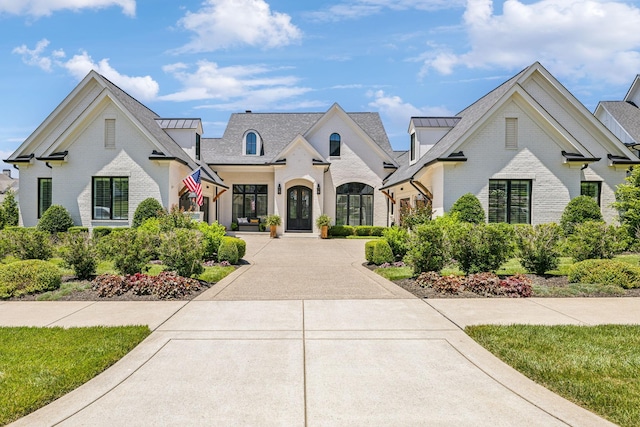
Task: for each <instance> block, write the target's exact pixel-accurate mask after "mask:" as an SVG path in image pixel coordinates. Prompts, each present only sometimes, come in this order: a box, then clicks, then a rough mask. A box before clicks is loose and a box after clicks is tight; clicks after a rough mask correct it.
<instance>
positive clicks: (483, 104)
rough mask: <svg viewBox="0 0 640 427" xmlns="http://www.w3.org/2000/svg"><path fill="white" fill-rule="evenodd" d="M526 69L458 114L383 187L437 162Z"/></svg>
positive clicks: (398, 181)
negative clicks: (443, 132)
mask: <svg viewBox="0 0 640 427" xmlns="http://www.w3.org/2000/svg"><path fill="white" fill-rule="evenodd" d="M525 71H526V69H525V70H522V71H521V72H519V73H518V74H516V75H515V76H513V77H512V78H510V79H509V80H507V81H506V82H504V83H503V84H501V85H500V86H498V87H497V88H495V89H494V90H492V91H491V92H489V93H488V94H486V95H485V96H483V97H482V98H480V99H479V100H477V101H476V102H474V103H473V104H471V105H470V106H468V107H467V108H465V109H464V110H462V111H460V112H459V113H458V114H456V115H455V116H456V118H459V119H460V120H459V121H457V123H456V124H455V126H454V127H453V128H452V129H451V130H450V131H449V132H448V133H447V134H446V135H445V136H444V137H442V139H440V141H438V142H437V143H436V144H435V145H434V146H433V148H431V150H429V151H428V152H427V153H426V154H425V155H424V156H423V157H421V158H420V159H419V160H418V161H417V162H416V163H414V164H413V165H409V164H408V163H404V164H403V165H402V166H401V167H400V168H399V169H398V170H397V171H396V172H395V173H394V174H393V175H392V176H391V177H390V179H389V180H388V181H387V182H386V183H385V184H384V186H383V187H382V188H388V187H391V186H393V185H396V184H400V183H402V182H406V181H409V180H410V179H413V177H414V176H415V175H416V173H418V172H419V171H420V170H421V169H422V168H424V167H426V166H428V165H430V164H431V163H433V162H436V161H437V160H438V159H439V158H440V157H441V156H443V155H444V154H445V153H446V152H447V151H448V150H449V149H450V148H452V147H453V145H454V144H455V143H456V142H457V141H458V139H459V138H460V137H462V135H464V134H465V133H466V132H467V131H468V130H469V129H471V127H473V126H474V125H476V123H478V121H479V120H480V118H481V117H482V116H484V115H485V114H486V113H487V112H488V111H489V110H490V109H491V108H492V107H493V106H494V105H495V104H496V103H497V102H498V100H500V99H501V98H502V97H503V96H504V95H505V94H506V93H507V92H508V91H509V90H510V89H511V88H512V87H513V86H514V85H515V84H516V83H517V81H518V79H519V78H520V76H522V75H523V74H524V72H525Z"/></svg>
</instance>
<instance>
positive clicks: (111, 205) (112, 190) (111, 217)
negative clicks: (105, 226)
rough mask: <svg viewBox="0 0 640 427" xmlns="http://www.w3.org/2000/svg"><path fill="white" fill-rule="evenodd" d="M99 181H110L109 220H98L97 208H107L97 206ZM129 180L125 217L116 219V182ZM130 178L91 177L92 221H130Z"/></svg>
mask: <svg viewBox="0 0 640 427" xmlns="http://www.w3.org/2000/svg"><path fill="white" fill-rule="evenodd" d="M97 179H108V180H109V218H96V208H97V207H106V206H102V205H100V206H97V205H96V180H97ZM121 179H122V180H124V179H126V180H127V199H126V200H127V209H126V212H125V215H124V217H122V216H119V217H118V218H114V212H115V209H114V206H115V203H116V197H115V194H114V193H115V186H114V183H115V180H121ZM129 208H130V206H129V177H128V176H92V177H91V220H92V221H128V220H129Z"/></svg>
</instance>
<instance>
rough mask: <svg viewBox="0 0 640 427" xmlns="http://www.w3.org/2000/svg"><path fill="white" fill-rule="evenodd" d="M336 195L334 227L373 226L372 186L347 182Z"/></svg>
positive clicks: (337, 190) (339, 188) (338, 189)
mask: <svg viewBox="0 0 640 427" xmlns="http://www.w3.org/2000/svg"><path fill="white" fill-rule="evenodd" d="M336 193H337V194H336V225H373V187H372V186H370V185H367V184H363V183H360V182H349V183H347V184H343V185H341V186H339V187H338V188H337V189H336Z"/></svg>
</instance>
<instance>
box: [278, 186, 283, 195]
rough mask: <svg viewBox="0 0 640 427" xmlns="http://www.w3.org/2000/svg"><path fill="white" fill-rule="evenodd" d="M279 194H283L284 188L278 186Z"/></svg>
mask: <svg viewBox="0 0 640 427" xmlns="http://www.w3.org/2000/svg"><path fill="white" fill-rule="evenodd" d="M278 194H282V186H281V185H280V184H278Z"/></svg>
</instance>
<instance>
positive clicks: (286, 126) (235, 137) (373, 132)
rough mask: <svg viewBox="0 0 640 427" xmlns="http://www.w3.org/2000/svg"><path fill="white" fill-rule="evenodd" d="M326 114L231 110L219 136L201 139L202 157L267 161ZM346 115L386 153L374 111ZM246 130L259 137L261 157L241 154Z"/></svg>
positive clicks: (388, 150) (215, 160)
mask: <svg viewBox="0 0 640 427" xmlns="http://www.w3.org/2000/svg"><path fill="white" fill-rule="evenodd" d="M325 114H326V113H234V114H232V115H231V117H230V118H229V123H228V124H227V128H226V129H225V131H224V134H223V135H222V138H203V139H202V148H201V150H202V159H203V161H205V162H207V163H208V164H240V165H241V164H246V165H250V164H252V165H256V164H260V165H264V164H270V163H272V162H273V161H274V160H276V159H275V156H277V155H278V154H279V153H280V152H281V151H282V150H283V149H284V148H285V147H286V146H287V145H288V144H289V143H290V142H291V141H293V139H294V138H295V137H296V136H298V135H304V134H305V133H306V132H308V131H309V130H310V129H311V128H312V127H313V125H314V124H316V122H317V121H318V120H320V119H321V118H322V117H323V116H324V115H325ZM347 115H348V116H349V117H350V118H351V119H352V120H353V121H354V122H355V123H356V124H357V125H358V126H359V127H360V128H361V129H362V130H363V131H364V132H365V133H366V134H367V135H368V136H369V137H370V138H371V139H372V140H373V141H374V142H375V143H376V144H377V145H378V146H380V147H381V148H382V149H383V150H384V151H385V152H386V153H388V154H389V155H390V156H392V153H393V151H392V149H391V144H390V143H389V139H388V138H387V133H386V131H385V129H384V126H383V125H382V121H381V120H380V116H379V115H378V113H347ZM249 130H253V131H255V132H256V133H257V134H258V135H259V136H260V138H261V139H262V146H263V149H264V155H263V156H243V155H242V140H243V137H244V135H245V133H246V132H247V131H249Z"/></svg>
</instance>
